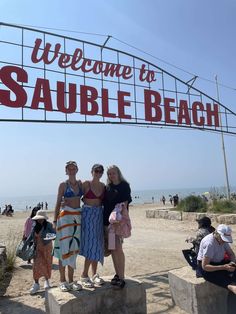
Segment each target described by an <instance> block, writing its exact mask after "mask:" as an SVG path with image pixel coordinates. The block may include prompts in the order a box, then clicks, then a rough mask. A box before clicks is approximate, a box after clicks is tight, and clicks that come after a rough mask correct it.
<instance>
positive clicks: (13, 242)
mask: <svg viewBox="0 0 236 314" xmlns="http://www.w3.org/2000/svg"><path fill="white" fill-rule="evenodd" d="M21 237H22V234H21V233H15V232H13V230H9V232H8V235H7V240H6V248H7V265H6V271H12V270H13V268H14V265H15V261H16V247H17V245H18V244H19V242H20V240H21Z"/></svg>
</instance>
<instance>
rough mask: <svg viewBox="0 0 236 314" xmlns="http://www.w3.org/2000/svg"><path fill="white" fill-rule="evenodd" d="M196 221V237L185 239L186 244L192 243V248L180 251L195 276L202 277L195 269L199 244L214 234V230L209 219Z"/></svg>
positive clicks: (204, 218) (203, 218)
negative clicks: (194, 271) (194, 272)
mask: <svg viewBox="0 0 236 314" xmlns="http://www.w3.org/2000/svg"><path fill="white" fill-rule="evenodd" d="M196 221H197V222H198V230H197V232H196V235H195V236H194V237H188V238H187V239H186V242H188V243H192V244H193V247H192V248H190V249H185V250H182V252H183V255H184V257H185V259H186V261H187V262H188V263H189V265H190V266H191V267H192V268H193V270H196V276H197V277H202V276H201V273H200V272H199V271H198V268H197V255H198V252H199V247H200V243H201V241H202V239H203V238H204V237H205V236H207V235H208V234H210V233H212V232H214V231H215V228H214V227H213V226H212V225H211V219H210V218H209V217H206V216H204V217H202V218H200V219H197V220H196Z"/></svg>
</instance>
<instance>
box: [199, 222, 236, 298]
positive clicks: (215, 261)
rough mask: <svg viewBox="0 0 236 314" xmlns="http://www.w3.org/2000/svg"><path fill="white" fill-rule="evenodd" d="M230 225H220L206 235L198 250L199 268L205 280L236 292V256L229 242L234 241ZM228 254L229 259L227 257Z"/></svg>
mask: <svg viewBox="0 0 236 314" xmlns="http://www.w3.org/2000/svg"><path fill="white" fill-rule="evenodd" d="M231 233H232V230H231V228H230V227H229V226H226V225H223V224H221V225H219V226H218V227H217V229H216V231H214V232H213V233H211V234H209V235H207V236H206V237H204V238H203V239H202V241H201V244H200V248H199V252H198V257H197V260H198V268H199V271H200V272H201V273H202V276H203V277H204V279H205V280H207V281H210V282H212V283H214V284H216V285H218V286H221V287H223V288H226V289H228V290H230V291H232V292H233V293H234V294H236V263H235V262H236V258H235V254H234V252H233V251H232V249H231V247H230V246H229V243H232V242H233V239H232V235H231ZM225 254H227V256H228V259H229V260H226V259H225Z"/></svg>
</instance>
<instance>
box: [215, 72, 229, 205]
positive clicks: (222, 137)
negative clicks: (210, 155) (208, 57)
mask: <svg viewBox="0 0 236 314" xmlns="http://www.w3.org/2000/svg"><path fill="white" fill-rule="evenodd" d="M215 81H216V92H217V101H218V103H219V101H220V96H219V85H218V80H217V75H216V76H215ZM218 108H219V109H220V106H219V104H218ZM221 126H222V119H221V112H220V127H221ZM221 143H222V150H223V156H224V165H225V177H226V194H227V199H228V200H230V187H229V177H228V169H227V160H226V153H225V142H224V134H223V132H221Z"/></svg>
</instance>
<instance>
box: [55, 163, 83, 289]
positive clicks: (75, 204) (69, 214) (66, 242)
mask: <svg viewBox="0 0 236 314" xmlns="http://www.w3.org/2000/svg"><path fill="white" fill-rule="evenodd" d="M65 170H66V174H67V175H68V180H66V181H65V182H62V183H61V184H60V185H59V188H58V195H57V202H56V206H55V212H54V221H53V223H54V226H55V228H56V240H55V244H54V253H53V254H54V256H55V257H56V258H58V259H59V272H60V289H61V291H63V292H66V291H69V290H80V289H81V288H82V287H81V285H79V284H78V283H76V282H74V280H73V277H74V269H75V268H76V258H77V255H78V254H79V252H80V224H81V208H80V198H81V196H82V195H83V192H82V182H81V181H80V180H77V179H76V174H77V172H78V166H77V163H76V162H75V161H68V162H67V163H66V166H65ZM63 203H64V204H63ZM61 205H63V206H64V205H65V206H64V207H62V206H61ZM66 266H67V267H68V280H69V282H67V281H66V274H65V270H66Z"/></svg>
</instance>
